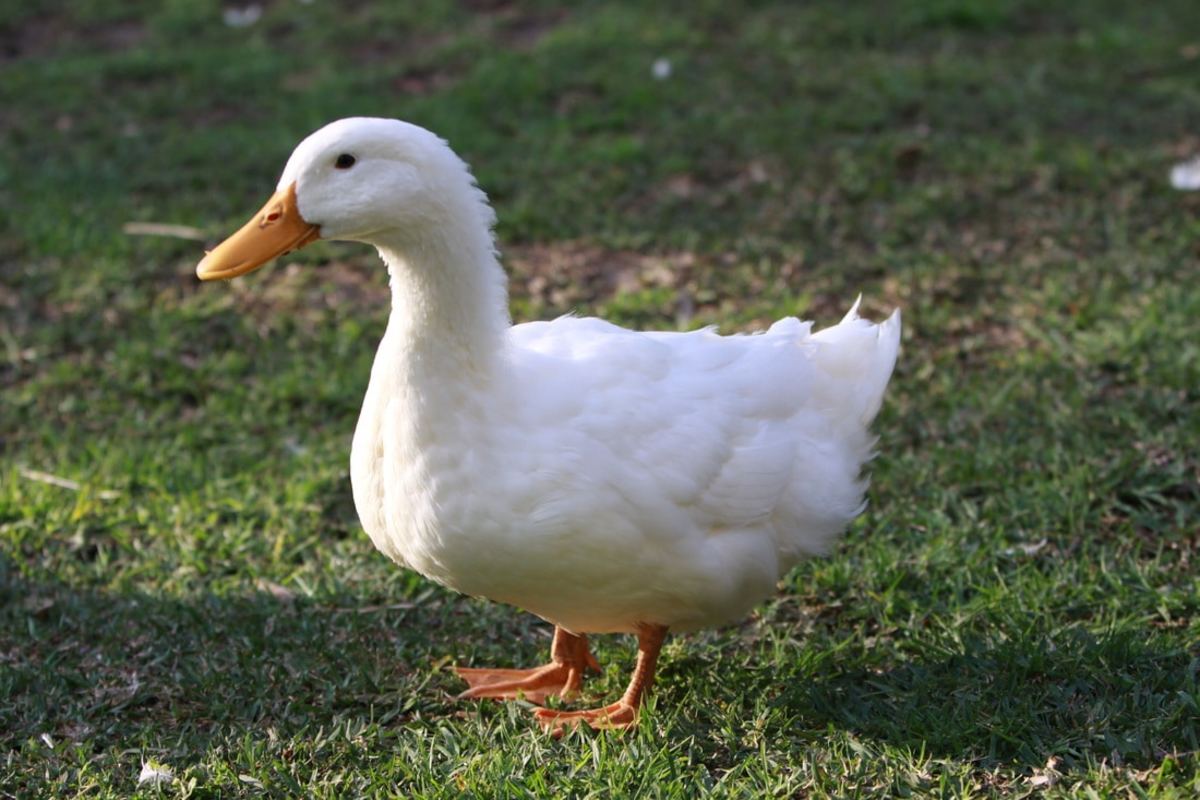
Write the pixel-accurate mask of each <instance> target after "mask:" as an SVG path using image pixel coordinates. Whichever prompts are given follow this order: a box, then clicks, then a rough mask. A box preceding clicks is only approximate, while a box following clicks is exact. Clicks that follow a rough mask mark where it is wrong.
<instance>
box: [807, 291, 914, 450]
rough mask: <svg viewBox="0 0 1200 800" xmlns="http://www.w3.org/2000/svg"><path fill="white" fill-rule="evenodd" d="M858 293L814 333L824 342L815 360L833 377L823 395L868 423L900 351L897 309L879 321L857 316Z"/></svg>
mask: <svg viewBox="0 0 1200 800" xmlns="http://www.w3.org/2000/svg"><path fill="white" fill-rule="evenodd" d="M861 301H862V296H861V295H860V296H859V298H858V299H857V300H855V301H854V305H853V306H851V308H850V311H849V312H847V314H846V316H845V317H844V318H843V319H842V321H841V322H840V323H838V324H837V325H834V326H833V327H831V328H825V329H824V330H821V331H818V332H817V333H815V334H813V337H812V338H813V340H814V341H817V342H820V343H821V344H822V345H823V346H822V347H820V348H818V350H817V362H818V364H819V365H820V367H821V369H822V371H823V372H825V373H826V374H827V375H829V376H830V377H831V378H832V380H830V381H828V383H827V384H826V388H827V390H828V393H829V396H828V397H826V398H825V400H826V401H827V402H829V403H830V404H831V405H838V406H841V407H842V408H845V409H846V410H847V411H848V412H850V413H848V414H847V416H849V417H850V418H851V419H853V420H854V422H855V423H856V424H858V425H861V426H864V427H865V426H867V425H870V424H871V420H873V419H875V415H876V414H878V413H879V407H880V406H881V405H882V404H883V393H884V390H885V389H887V385H888V381H889V380H890V379H891V377H892V370H893V368H895V366H896V357H897V355H898V354H899V351H900V310H899V309H896V310H895V311H893V312H892V315H891V316H890V317H888V318H887V319H886V320H884V321H883V322H882V323H878V324H876V323H874V322H870V321H868V320H865V319H862V318H861V317H859V316H858V307H859V303H860V302H861Z"/></svg>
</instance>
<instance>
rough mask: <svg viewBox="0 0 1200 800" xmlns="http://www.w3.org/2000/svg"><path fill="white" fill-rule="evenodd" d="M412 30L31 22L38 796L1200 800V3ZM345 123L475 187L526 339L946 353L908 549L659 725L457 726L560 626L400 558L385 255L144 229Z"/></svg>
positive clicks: (919, 411)
mask: <svg viewBox="0 0 1200 800" xmlns="http://www.w3.org/2000/svg"><path fill="white" fill-rule="evenodd" d="M383 5H384V4H379V6H380V7H373V6H372V5H370V4H366V3H355V4H342V3H326V2H322V1H318V2H314V3H311V4H304V3H299V2H277V3H270V4H267V8H266V11H265V14H264V16H263V18H262V19H261V20H260V21H259V22H258V23H257V24H255V25H254V26H252V27H250V28H246V29H233V28H229V27H226V26H225V25H224V24H222V22H221V6H220V5H219V4H217V3H216V2H200V1H197V2H186V1H185V0H177V1H176V2H171V3H162V4H160V3H149V2H144V3H136V4H134V3H122V4H118V3H104V2H100V0H72V1H71V2H61V3H58V4H57V5H56V6H55V7H53V8H52V9H51V10H45V9H44V8H43V9H42V10H34V9H36V8H38V7H39V6H38V5H37V4H27V3H18V2H14V0H3V2H0V62H2V63H0V70H2V74H3V80H0V133H2V136H0V746H2V747H3V749H4V754H3V756H0V796H6V797H7V796H11V797H31V796H46V797H76V796H88V797H127V796H130V795H131V794H136V793H138V792H139V791H140V792H141V793H142V794H144V795H146V796H154V795H155V794H158V793H159V792H158V791H156V790H152V789H149V788H147V787H142V789H140V790H139V789H138V786H137V778H138V774H139V771H140V769H141V767H142V765H143V763H146V762H153V763H157V764H161V765H166V766H168V767H169V768H170V769H171V770H173V772H174V775H175V781H174V783H172V784H171V785H170V786H169V787H164V788H163V789H162V790H161V794H163V795H166V796H180V797H184V796H187V797H225V796H262V795H267V796H279V797H283V796H296V795H309V796H317V797H353V796H388V795H393V794H394V795H403V796H421V797H458V796H463V795H468V796H477V797H494V796H514V797H516V796H547V797H549V796H578V797H583V796H591V797H610V796H633V795H637V796H665V797H693V796H697V795H701V794H705V793H708V794H711V795H713V796H733V797H739V796H740V797H763V796H781V797H783V796H785V797H792V796H834V797H847V796H904V795H912V796H955V797H965V796H1002V795H1012V796H1026V795H1029V794H1044V795H1045V796H1058V797H1127V796H1129V797H1133V796H1137V797H1142V796H1155V797H1193V796H1195V795H1196V794H1197V792H1200V755H1198V753H1200V688H1198V685H1197V671H1198V669H1200V614H1198V612H1200V579H1198V578H1197V574H1198V573H1197V568H1196V563H1195V562H1194V561H1193V559H1194V558H1198V557H1200V550H1198V543H1200V540H1198V529H1200V523H1198V520H1200V486H1198V482H1200V456H1198V455H1197V453H1198V448H1197V445H1198V443H1200V322H1198V321H1197V320H1200V288H1198V287H1197V282H1196V276H1197V274H1200V272H1198V271H1197V267H1198V261H1200V249H1198V247H1197V241H1198V240H1200V195H1196V194H1192V195H1185V194H1180V193H1177V192H1173V191H1172V190H1171V189H1170V188H1169V187H1168V186H1167V184H1166V171H1167V169H1168V167H1169V166H1170V164H1171V163H1172V162H1173V161H1174V160H1177V159H1179V158H1183V157H1185V156H1189V155H1191V154H1193V153H1195V152H1200V137H1198V136H1197V134H1196V121H1197V119H1200V83H1198V82H1197V81H1196V75H1197V73H1198V71H1200V53H1198V51H1197V47H1198V45H1200V40H1197V39H1196V31H1197V30H1200V5H1197V4H1196V3H1195V2H1193V0H1163V2H1157V3H1153V4H1132V3H1123V2H1116V1H1115V0H1113V1H1112V2H1101V1H1096V2H1076V3H1060V4H1046V3H1034V2H1001V0H927V1H926V2H904V3H898V4H897V3H884V2H882V0H879V1H878V2H863V3H858V4H852V5H848V7H847V4H842V3H834V2H815V3H806V4H803V5H800V4H785V3H771V2H760V3H747V4H744V5H742V6H740V7H738V6H735V5H734V4H729V3H724V2H720V3H718V2H706V3H700V4H694V3H687V4H685V3H671V4H656V7H657V8H658V10H656V11H650V10H647V9H646V7H645V6H646V5H648V4H637V3H632V2H628V3H611V4H598V3H593V4H572V6H571V7H570V8H563V7H559V6H557V5H555V4H552V3H548V2H519V3H518V2H483V1H482V0H477V1H476V2H469V3H460V4H454V3H448V2H434V1H433V0H426V1H424V2H411V3H403V4H400V3H396V4H388V5H389V6H395V7H396V8H397V9H400V10H390V11H388V10H384V9H383V8H382V6H383ZM658 58H667V59H669V60H670V61H671V64H672V68H673V69H672V74H671V76H670V77H669V78H668V79H666V80H661V81H658V80H654V79H653V78H652V77H651V65H652V64H653V62H654V61H655V60H656V59H658ZM350 114H376V115H386V116H399V117H404V118H407V119H410V120H412V121H415V122H418V123H420V124H423V125H426V126H427V127H430V128H433V129H434V130H437V131H438V132H440V133H441V134H443V135H445V136H446V137H448V138H449V139H450V141H451V143H452V144H453V145H454V146H455V148H456V149H457V150H458V151H459V152H460V153H461V154H462V155H463V156H464V157H466V158H467V159H468V160H469V161H470V162H471V163H472V164H473V165H474V168H475V170H476V173H477V175H478V177H479V179H480V181H481V183H482V185H483V186H484V187H485V188H486V189H487V191H488V192H489V193H490V195H491V197H492V198H493V200H494V201H495V204H496V206H497V210H498V212H499V215H500V220H501V222H500V227H499V231H498V232H499V236H500V239H501V244H502V246H503V247H504V249H505V250H506V252H507V254H508V258H507V259H506V263H507V266H508V268H509V270H510V273H511V274H512V277H513V308H514V313H515V314H516V316H517V317H518V318H521V319H529V318H545V317H549V316H552V315H555V314H558V313H561V312H563V311H565V310H569V309H572V308H573V309H577V310H578V311H579V312H581V313H596V314H601V315H603V316H606V317H608V318H610V319H613V320H614V321H616V322H620V323H623V324H630V325H639V326H647V327H660V328H671V327H675V326H677V325H684V326H689V327H690V326H697V325H702V324H712V323H718V324H720V325H721V326H722V328H723V329H724V330H727V331H731V330H752V329H757V328H760V327H762V326H763V325H764V324H765V323H767V322H768V321H769V320H771V319H772V318H774V317H776V316H779V315H783V314H793V313H799V314H802V315H806V316H810V317H813V318H815V319H816V320H817V321H818V322H819V323H830V322H832V321H834V320H836V319H837V318H838V317H839V316H840V314H841V313H842V312H843V311H844V309H845V307H846V306H847V305H848V304H849V303H850V302H851V301H852V300H853V298H854V296H855V295H856V294H857V293H858V292H860V291H862V292H863V293H864V294H865V296H866V306H867V308H868V309H869V310H870V311H871V312H872V313H874V314H881V313H883V312H884V311H886V310H887V309H889V308H891V307H892V306H900V307H902V308H903V309H904V314H905V321H906V325H907V329H906V333H905V340H904V351H903V354H902V357H901V361H900V364H899V367H898V370H897V374H896V378H895V382H894V384H893V386H892V388H891V390H890V393H889V397H888V401H887V403H886V406H885V410H884V412H883V414H882V415H881V418H880V420H879V422H878V425H877V427H878V431H879V433H880V436H881V438H880V452H881V455H880V457H879V458H878V459H877V461H876V462H875V463H874V465H873V467H872V471H873V482H872V488H871V506H870V508H869V510H868V511H867V513H866V514H865V515H864V516H863V517H862V518H861V519H860V520H859V521H858V522H857V523H856V524H855V526H854V527H853V528H852V530H851V531H850V532H849V534H848V535H847V537H846V538H845V540H844V541H843V543H842V544H841V545H840V546H839V547H838V549H837V550H836V551H835V552H834V553H833V554H832V555H831V556H830V557H828V558H823V559H818V560H814V561H811V562H809V563H806V564H805V565H803V566H802V567H800V568H799V569H797V570H796V571H795V572H794V573H793V574H792V575H791V576H790V577H789V578H788V579H787V580H786V581H785V582H784V585H783V586H782V587H781V591H780V593H779V595H778V597H777V598H776V599H774V600H772V601H771V602H770V603H768V604H767V605H765V606H764V607H763V608H761V609H760V611H759V613H757V614H756V615H755V616H754V617H752V618H750V619H748V620H746V621H745V622H744V623H743V624H741V625H739V626H737V627H733V628H729V629H725V630H720V631H711V632H706V633H702V634H699V635H695V636H691V637H686V638H683V637H681V638H676V639H673V640H671V642H670V644H669V645H668V648H667V650H666V652H665V658H664V663H663V669H662V674H661V680H660V682H659V685H658V690H657V692H656V694H655V696H654V702H653V707H652V709H651V711H650V712H649V713H648V714H647V715H646V716H645V717H644V718H643V721H642V724H641V725H640V727H639V728H637V729H636V730H635V731H632V732H629V733H627V734H624V735H618V734H593V733H590V732H583V733H580V734H579V735H574V736H570V737H567V738H566V739H564V740H562V741H552V740H549V739H547V738H545V737H544V736H543V735H541V734H540V733H539V732H538V731H537V730H536V728H535V726H534V725H532V724H531V721H530V719H529V717H528V715H527V714H526V713H525V711H524V710H523V709H522V708H521V707H520V706H517V705H511V704H508V705H504V704H496V703H484V704H480V705H472V704H461V703H456V702H454V701H453V699H452V695H453V693H454V692H456V691H458V690H459V689H461V686H460V684H459V683H458V682H457V681H456V679H455V678H454V677H453V675H452V673H451V672H450V670H449V665H451V664H453V663H456V662H457V663H469V664H491V663H495V664H506V663H507V664H530V663H534V662H536V661H537V660H538V659H541V658H543V657H544V655H545V651H546V648H547V647H548V644H549V639H548V630H547V629H546V626H544V625H542V624H541V623H539V622H537V621H536V620H534V619H533V618H531V617H529V616H527V615H522V614H521V613H519V612H518V611H516V610H514V609H510V608H506V607H501V606H495V605H491V604H488V603H485V602H482V601H475V600H469V599H464V598H461V597H458V596H456V595H453V594H451V593H449V592H446V591H443V590H441V589H439V588H437V587H436V586H433V585H431V584H429V583H427V582H426V581H424V580H423V579H421V578H420V577H418V576H415V575H413V574H411V573H405V572H402V571H400V570H398V569H396V568H395V567H394V566H392V565H391V564H390V563H389V562H387V561H386V559H385V558H384V557H383V556H381V555H379V554H377V553H376V552H375V551H374V550H373V548H372V546H371V544H370V542H369V541H368V540H367V538H366V537H365V536H364V535H363V534H362V532H361V530H360V529H359V527H358V523H357V521H356V519H355V515H354V510H353V505H352V502H351V498H350V492H349V478H348V475H347V454H348V450H349V437H350V434H351V432H352V430H353V425H354V420H355V416H356V414H357V410H358V404H359V402H360V399H361V395H362V392H363V390H364V388H365V385H366V380H367V373H368V370H369V367H370V363H371V359H372V357H373V354H374V347H375V343H376V340H377V339H378V337H379V335H380V334H381V332H382V325H383V322H384V320H385V318H386V312H387V308H386V302H387V296H386V290H385V286H384V283H385V281H384V275H383V271H382V269H381V268H380V267H379V265H378V264H377V263H376V261H375V256H374V254H372V253H369V252H366V251H365V250H364V249H363V248H360V247H352V246H347V245H329V244H322V245H318V246H315V247H313V248H311V249H309V250H306V251H304V252H302V253H300V254H297V255H296V256H294V257H292V263H293V264H294V266H287V265H276V266H275V267H274V268H272V269H269V270H264V271H263V272H261V273H258V274H256V275H254V276H251V277H249V278H246V279H243V280H240V281H238V282H235V283H232V284H226V285H216V286H211V285H199V284H198V283H197V282H196V281H195V279H194V278H193V277H192V269H193V267H194V264H195V262H196V261H197V259H198V257H199V255H200V252H201V248H202V245H201V243H197V242H189V241H183V240H178V239H171V238H153V237H135V236H129V235H126V234H125V233H123V232H122V225H123V224H124V223H126V222H129V221H153V222H170V223H179V224H187V225H198V226H200V227H202V228H203V229H204V230H205V231H206V232H207V233H208V234H209V235H210V236H211V237H212V239H214V240H215V239H216V238H218V237H219V236H220V235H221V234H222V233H225V232H228V231H230V230H232V229H233V226H235V225H237V224H240V223H241V221H242V220H243V219H244V218H245V216H246V215H247V214H249V213H250V212H252V211H253V210H254V209H256V208H258V207H259V205H260V204H261V203H262V201H263V199H264V198H265V197H266V196H267V194H269V192H270V191H271V189H272V188H273V186H274V182H275V179H276V176H277V174H278V172H279V170H280V169H282V165H283V163H284V160H285V159H286V157H287V155H288V153H289V152H290V150H291V147H292V146H293V145H294V143H295V142H296V141H298V140H299V139H300V138H301V137H302V136H303V135H305V134H306V133H308V132H309V131H310V130H312V129H314V128H315V127H317V126H319V125H320V124H322V123H324V122H326V121H328V120H330V119H333V118H337V117H340V116H346V115H350ZM30 471H40V472H44V473H50V474H53V475H57V476H60V477H63V478H66V479H69V480H72V481H76V482H77V483H78V484H79V488H78V489H77V490H73V489H68V488H62V487H59V486H55V485H51V484H47V483H45V482H43V481H41V480H35V479H33V478H30V477H29V475H30V474H31V473H30ZM597 650H598V655H599V657H600V659H601V661H602V663H603V664H604V665H605V668H606V671H605V673H604V675H603V676H601V677H600V678H598V679H596V680H594V682H593V683H591V684H590V689H589V694H588V699H590V700H597V699H599V698H601V697H605V696H612V695H615V694H616V693H618V692H619V691H620V688H621V686H622V684H623V681H624V679H625V677H626V674H627V669H628V668H629V666H630V664H631V662H632V647H631V642H629V641H626V640H623V639H621V638H617V637H601V638H600V639H599V640H598V641H597Z"/></svg>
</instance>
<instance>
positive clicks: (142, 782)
mask: <svg viewBox="0 0 1200 800" xmlns="http://www.w3.org/2000/svg"><path fill="white" fill-rule="evenodd" d="M173 780H175V773H174V772H172V771H171V768H170V767H165V766H163V765H162V764H158V763H155V762H153V761H147V762H146V763H144V764H142V771H141V773H140V774H139V775H138V786H146V785H150V786H162V785H163V784H167V783H170V782H171V781H173Z"/></svg>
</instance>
